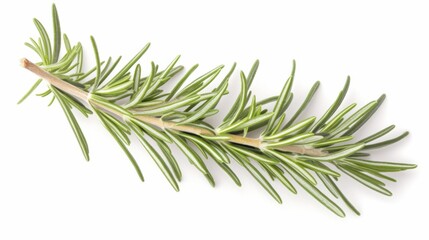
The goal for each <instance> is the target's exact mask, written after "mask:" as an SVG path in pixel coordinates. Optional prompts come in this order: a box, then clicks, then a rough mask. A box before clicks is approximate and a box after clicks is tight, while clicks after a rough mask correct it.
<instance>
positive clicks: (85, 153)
mask: <svg viewBox="0 0 429 240" xmlns="http://www.w3.org/2000/svg"><path fill="white" fill-rule="evenodd" d="M50 89H51V91H52V92H53V93H54V95H55V97H56V99H58V102H59V103H60V105H61V108H62V109H63V111H64V114H65V115H66V117H67V120H68V122H69V124H70V126H71V128H72V129H73V133H74V135H75V136H76V139H77V141H78V142H79V146H80V148H81V150H82V153H83V156H84V157H85V159H86V160H87V161H89V149H88V144H87V142H86V139H85V136H84V135H83V133H82V130H81V129H80V126H79V124H78V123H77V121H76V118H75V117H74V115H73V113H72V111H71V110H70V106H69V105H68V104H67V102H66V101H64V99H63V97H62V96H61V95H60V92H59V91H58V90H57V89H55V87H50Z"/></svg>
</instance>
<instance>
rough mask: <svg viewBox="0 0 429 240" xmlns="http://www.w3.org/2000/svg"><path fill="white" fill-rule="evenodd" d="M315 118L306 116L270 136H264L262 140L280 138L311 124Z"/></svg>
mask: <svg viewBox="0 0 429 240" xmlns="http://www.w3.org/2000/svg"><path fill="white" fill-rule="evenodd" d="M315 120H316V117H310V118H307V119H305V120H303V121H301V122H299V123H297V124H295V125H293V126H291V127H288V128H285V129H284V130H282V131H281V132H279V133H277V134H274V135H271V136H265V137H264V138H263V139H264V140H274V139H281V138H283V137H285V136H287V135H289V134H292V133H294V132H296V131H299V130H301V129H303V128H305V127H307V126H309V125H311V124H312V123H313V122H314V121H315Z"/></svg>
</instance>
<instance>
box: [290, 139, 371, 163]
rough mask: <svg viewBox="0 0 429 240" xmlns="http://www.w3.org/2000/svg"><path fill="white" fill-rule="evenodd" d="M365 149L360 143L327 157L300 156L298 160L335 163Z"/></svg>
mask: <svg viewBox="0 0 429 240" xmlns="http://www.w3.org/2000/svg"><path fill="white" fill-rule="evenodd" d="M364 147H365V144H363V143H358V144H354V145H351V146H350V147H348V148H345V149H344V150H341V151H338V152H335V153H332V154H329V155H327V156H323V157H312V156H304V155H303V156H299V157H298V159H304V160H315V161H322V162H327V161H334V160H337V159H341V158H345V157H348V156H350V155H352V154H354V153H356V152H357V151H359V150H361V149H363V148H364Z"/></svg>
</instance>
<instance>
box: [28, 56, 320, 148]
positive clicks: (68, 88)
mask: <svg viewBox="0 0 429 240" xmlns="http://www.w3.org/2000/svg"><path fill="white" fill-rule="evenodd" d="M21 65H22V67H24V68H26V69H27V70H29V71H31V72H33V73H34V74H36V75H38V76H39V77H41V78H43V79H44V80H46V81H47V82H49V84H51V85H53V86H55V87H56V88H58V89H60V90H62V91H64V92H66V93H68V94H70V95H72V96H74V97H76V98H78V99H80V100H82V101H85V102H90V103H91V104H92V105H93V106H94V107H97V108H99V109H103V110H105V111H108V112H111V113H113V114H115V115H116V116H118V117H119V118H121V119H123V114H122V113H120V112H118V111H116V110H114V109H110V108H107V107H105V106H103V105H101V104H98V103H97V102H94V101H91V98H90V94H89V93H88V92H86V91H85V90H83V89H80V88H78V87H76V86H74V85H72V84H70V83H68V82H65V81H63V80H61V79H60V78H58V77H56V76H54V75H52V74H50V73H49V72H47V71H45V70H44V69H42V68H40V67H39V66H37V65H36V64H34V63H32V62H31V61H30V60H28V59H26V58H23V59H22V60H21ZM132 117H133V118H135V119H138V120H140V121H143V122H145V123H149V124H151V125H154V126H157V127H159V128H164V129H165V128H167V129H173V130H177V131H181V132H187V133H192V134H195V135H209V136H210V135H211V136H213V135H214V133H212V132H211V131H209V130H207V129H204V128H199V127H194V126H186V125H177V124H176V123H175V122H171V121H163V120H161V119H160V118H158V117H152V116H141V115H139V116H132ZM227 136H229V139H228V141H229V142H232V143H236V144H240V145H245V146H249V147H254V148H260V147H261V141H260V140H259V139H257V138H248V137H242V136H239V135H233V134H229V135H227ZM275 149H276V150H279V151H283V152H291V153H298V154H303V155H308V156H326V155H327V152H325V151H322V150H320V149H308V148H306V147H304V146H298V145H291V146H282V147H278V148H275Z"/></svg>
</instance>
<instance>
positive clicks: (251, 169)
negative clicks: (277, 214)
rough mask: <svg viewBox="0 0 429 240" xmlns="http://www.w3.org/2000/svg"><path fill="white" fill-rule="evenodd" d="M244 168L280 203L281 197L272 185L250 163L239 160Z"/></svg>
mask: <svg viewBox="0 0 429 240" xmlns="http://www.w3.org/2000/svg"><path fill="white" fill-rule="evenodd" d="M241 162H242V164H243V166H244V167H245V168H246V170H247V171H248V172H249V173H250V174H251V175H252V176H253V177H254V178H255V179H256V181H258V182H259V184H261V186H262V187H263V188H264V189H265V190H266V191H267V192H268V193H269V194H270V195H271V196H272V197H273V198H274V199H275V200H276V201H277V202H278V203H280V204H281V203H282V199H281V198H280V196H279V194H278V193H277V192H276V190H274V188H273V186H271V184H270V183H269V182H268V181H267V179H266V178H265V177H264V175H262V173H261V172H259V171H258V169H257V168H255V167H254V166H253V165H252V164H251V163H249V162H247V161H241Z"/></svg>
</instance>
